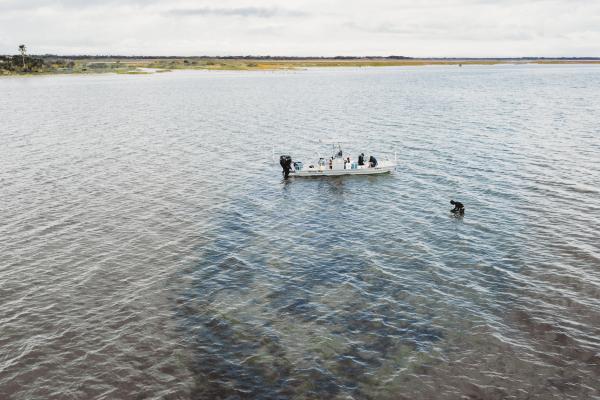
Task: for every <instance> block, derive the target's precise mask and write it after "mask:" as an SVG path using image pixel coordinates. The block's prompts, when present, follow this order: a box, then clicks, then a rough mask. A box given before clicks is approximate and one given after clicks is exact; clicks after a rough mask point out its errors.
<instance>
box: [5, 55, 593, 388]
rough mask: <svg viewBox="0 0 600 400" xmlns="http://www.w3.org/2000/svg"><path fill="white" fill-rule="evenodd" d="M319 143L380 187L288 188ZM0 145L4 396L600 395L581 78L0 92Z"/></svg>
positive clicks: (443, 76)
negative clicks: (297, 166)
mask: <svg viewBox="0 0 600 400" xmlns="http://www.w3.org/2000/svg"><path fill="white" fill-rule="evenodd" d="M330 137H342V138H345V139H346V140H347V144H346V145H345V147H346V149H347V150H348V151H349V152H350V153H349V154H350V155H351V156H352V157H353V158H356V156H357V155H358V153H359V152H361V151H363V152H365V153H366V154H371V153H373V154H375V155H377V156H378V157H379V158H384V157H385V156H389V157H393V156H394V152H397V154H398V162H399V167H398V171H397V172H396V173H394V174H391V175H387V176H376V177H368V176H367V177H365V176H363V177H356V176H355V177H341V178H330V179H306V180H290V181H283V180H282V177H281V173H280V169H279V167H278V166H277V165H276V164H274V163H273V162H272V160H271V149H272V148H273V147H275V149H276V155H277V156H278V155H279V154H282V153H291V154H292V156H294V157H296V158H302V159H304V160H305V161H308V160H309V159H310V158H314V157H316V155H317V152H321V154H325V153H326V151H327V150H328V149H327V148H326V147H324V146H321V145H319V144H317V143H315V141H316V140H318V139H320V138H330ZM0 142H1V146H0V188H1V189H0V217H1V220H0V251H1V257H0V398H2V399H15V400H25V399H27V400H29V399H91V398H98V399H146V398H148V399H188V398H190V399H253V398H256V399H287V398H294V399H395V400H397V399H461V398H463V399H600V353H599V351H600V233H599V231H600V67H596V66H576V65H571V66H526V65H521V66H482V67H464V68H458V67H455V66H453V67H423V68H376V69H369V68H364V69H324V70H319V69H314V70H307V71H294V72H291V71H290V72H276V73H272V72H265V73H261V72H174V73H168V74H158V75H141V76H122V75H96V76H94V75H90V76H47V77H30V78H2V79H0ZM450 199H456V200H460V201H462V202H463V203H464V204H465V205H466V213H465V215H464V217H462V218H455V217H453V216H452V215H451V214H450V212H449V209H450V208H451V206H450V204H449V201H450Z"/></svg>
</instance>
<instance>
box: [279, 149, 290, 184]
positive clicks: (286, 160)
mask: <svg viewBox="0 0 600 400" xmlns="http://www.w3.org/2000/svg"><path fill="white" fill-rule="evenodd" d="M279 165H281V168H282V169H283V177H284V178H285V179H287V178H288V176H290V171H291V170H292V157H290V156H286V155H284V156H280V157H279Z"/></svg>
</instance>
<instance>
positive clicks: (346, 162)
mask: <svg viewBox="0 0 600 400" xmlns="http://www.w3.org/2000/svg"><path fill="white" fill-rule="evenodd" d="M350 168H352V163H351V162H350V157H346V158H344V169H350Z"/></svg>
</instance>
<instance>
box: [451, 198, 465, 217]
mask: <svg viewBox="0 0 600 400" xmlns="http://www.w3.org/2000/svg"><path fill="white" fill-rule="evenodd" d="M453 204H454V208H453V209H452V210H450V211H451V212H453V213H460V214H464V213H465V206H464V205H463V203H461V202H460V201H455V202H454V203H453Z"/></svg>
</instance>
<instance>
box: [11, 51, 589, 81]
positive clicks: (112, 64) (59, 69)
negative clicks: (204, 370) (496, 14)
mask: <svg viewBox="0 0 600 400" xmlns="http://www.w3.org/2000/svg"><path fill="white" fill-rule="evenodd" d="M42 59H43V61H44V67H43V68H42V69H39V70H37V71H26V72H21V71H9V70H6V69H2V68H1V66H2V64H0V77H2V76H41V75H72V74H77V75H83V74H106V73H113V74H126V75H146V74H156V73H164V72H170V71H173V70H192V71H193V70H201V71H293V70H302V69H309V68H364V67H375V68H377V67H425V66H452V65H455V66H458V67H462V66H471V65H582V64H584V65H600V59H591V58H590V59H390V58H377V59H374V58H361V59H334V58H323V59H321V58H319V59H316V58H312V59H311V58H307V59H271V58H266V59H263V58H256V59H251V58H197V57H190V58H148V59H146V58H143V59H142V58H134V57H132V58H124V57H114V58H109V57H107V58H96V57H89V58H81V59H72V58H68V57H56V56H44V57H42ZM67 60H68V63H69V67H64V65H65V64H66V61H67Z"/></svg>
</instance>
